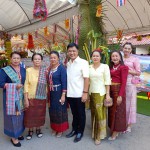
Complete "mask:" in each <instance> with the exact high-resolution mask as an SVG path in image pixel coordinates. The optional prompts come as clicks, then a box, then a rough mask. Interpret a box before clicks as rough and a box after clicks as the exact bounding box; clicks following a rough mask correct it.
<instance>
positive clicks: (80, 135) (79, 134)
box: [74, 133, 82, 143]
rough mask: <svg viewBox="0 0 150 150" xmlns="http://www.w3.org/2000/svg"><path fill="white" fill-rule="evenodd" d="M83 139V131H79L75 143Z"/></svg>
mask: <svg viewBox="0 0 150 150" xmlns="http://www.w3.org/2000/svg"><path fill="white" fill-rule="evenodd" d="M81 139H82V134H81V133H78V134H77V135H76V137H75V139H74V143H77V142H79V141H81Z"/></svg>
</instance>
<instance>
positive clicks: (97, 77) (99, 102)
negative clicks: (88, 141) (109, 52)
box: [89, 50, 111, 145]
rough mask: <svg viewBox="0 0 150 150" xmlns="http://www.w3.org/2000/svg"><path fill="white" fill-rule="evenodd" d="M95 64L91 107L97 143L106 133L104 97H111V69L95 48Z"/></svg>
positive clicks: (90, 92) (93, 58) (91, 84)
mask: <svg viewBox="0 0 150 150" xmlns="http://www.w3.org/2000/svg"><path fill="white" fill-rule="evenodd" d="M91 56H92V61H93V64H92V65H90V68H89V72H90V74H89V77H90V88H89V94H90V108H91V120H92V138H93V139H94V141H95V144H96V145H99V144H100V143H101V140H102V139H104V138H105V137H106V136H107V134H106V107H105V106H104V99H105V98H108V99H109V98H110V96H109V88H110V84H111V79H110V70H109V66H108V65H107V64H102V63H100V60H101V53H100V52H99V51H98V50H95V51H93V52H92V54H91Z"/></svg>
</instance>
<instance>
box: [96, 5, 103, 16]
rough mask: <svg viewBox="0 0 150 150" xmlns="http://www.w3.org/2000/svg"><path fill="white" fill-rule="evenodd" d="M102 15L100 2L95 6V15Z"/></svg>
mask: <svg viewBox="0 0 150 150" xmlns="http://www.w3.org/2000/svg"><path fill="white" fill-rule="evenodd" d="M101 15H102V4H100V5H98V6H97V11H96V17H101Z"/></svg>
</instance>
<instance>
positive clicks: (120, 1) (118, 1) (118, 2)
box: [117, 0, 126, 6]
mask: <svg viewBox="0 0 150 150" xmlns="http://www.w3.org/2000/svg"><path fill="white" fill-rule="evenodd" d="M125 1H126V0H117V6H123V5H125Z"/></svg>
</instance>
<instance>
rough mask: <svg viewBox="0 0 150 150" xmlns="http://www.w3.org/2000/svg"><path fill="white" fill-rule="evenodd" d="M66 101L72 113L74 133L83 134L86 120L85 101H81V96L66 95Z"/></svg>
mask: <svg viewBox="0 0 150 150" xmlns="http://www.w3.org/2000/svg"><path fill="white" fill-rule="evenodd" d="M67 101H68V103H69V104H70V108H71V112H72V115H73V121H72V129H73V130H74V131H76V133H81V134H83V132H84V128H85V122H86V114H85V103H83V102H82V101H81V98H73V97H67Z"/></svg>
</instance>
